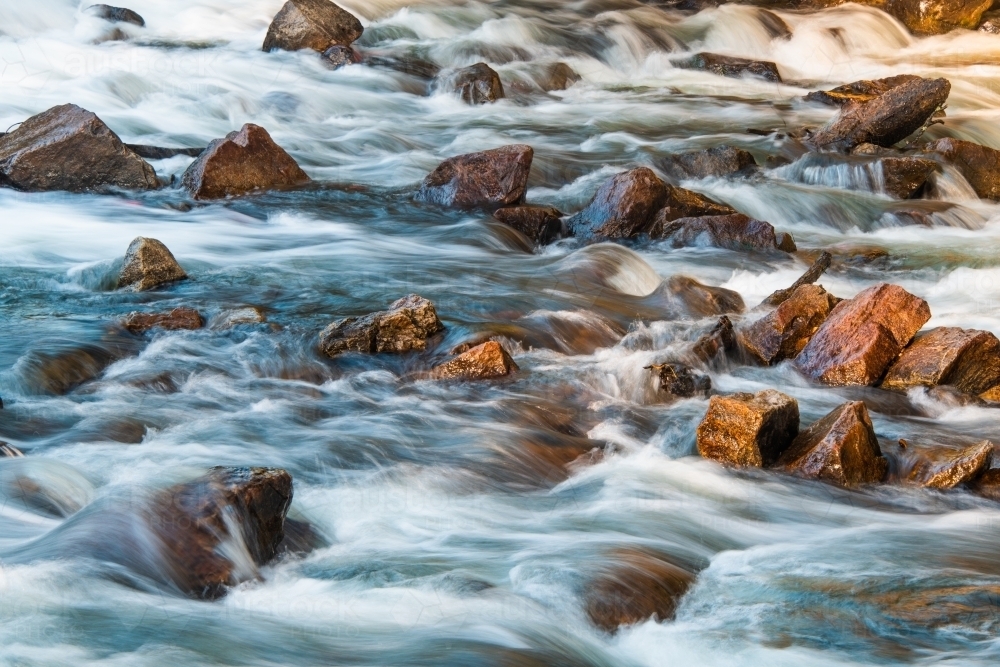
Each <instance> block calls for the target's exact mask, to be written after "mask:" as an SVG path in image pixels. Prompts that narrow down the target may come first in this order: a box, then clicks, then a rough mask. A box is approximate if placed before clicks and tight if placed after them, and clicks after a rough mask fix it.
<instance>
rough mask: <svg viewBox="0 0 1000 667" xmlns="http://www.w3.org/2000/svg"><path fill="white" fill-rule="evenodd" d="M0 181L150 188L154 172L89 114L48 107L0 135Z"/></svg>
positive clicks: (37, 187)
mask: <svg viewBox="0 0 1000 667" xmlns="http://www.w3.org/2000/svg"><path fill="white" fill-rule="evenodd" d="M0 185H6V186H9V187H14V188H17V189H19V190H26V191H29V192H42V191H49V190H66V191H69V192H92V191H105V190H109V189H115V188H120V189H124V190H152V189H155V188H158V187H159V185H160V184H159V181H157V179H156V172H155V171H153V168H152V167H151V166H150V165H149V164H148V163H147V162H146V161H145V160H143V159H142V158H141V157H139V156H138V155H136V154H135V153H134V152H133V151H131V150H129V149H128V148H127V147H126V146H125V144H123V143H122V141H121V139H119V138H118V135H117V134H115V133H114V132H112V131H111V129H110V128H109V127H108V126H107V125H105V124H104V122H103V121H102V120H101V119H100V118H98V117H97V116H96V115H95V114H93V113H91V112H90V111H87V110H86V109H81V108H80V107H78V106H76V105H75V104H63V105H62V106H57V107H52V108H51V109H49V110H48V111H44V112H42V113H40V114H38V115H37V116H32V117H31V118H29V119H28V120H26V121H24V122H23V123H21V125H20V126H18V128H17V129H16V130H14V131H13V132H10V133H8V134H5V135H2V136H0Z"/></svg>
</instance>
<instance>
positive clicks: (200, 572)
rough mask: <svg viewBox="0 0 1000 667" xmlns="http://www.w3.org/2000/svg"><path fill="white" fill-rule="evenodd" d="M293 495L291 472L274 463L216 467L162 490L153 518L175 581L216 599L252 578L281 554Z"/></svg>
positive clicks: (191, 591) (191, 592)
mask: <svg viewBox="0 0 1000 667" xmlns="http://www.w3.org/2000/svg"><path fill="white" fill-rule="evenodd" d="M291 501H292V477H291V475H289V474H288V473H287V472H285V471H284V470H280V469H274V468H215V469H213V470H212V471H211V472H210V473H209V474H207V475H205V476H204V477H201V478H199V479H197V480H195V481H192V482H188V483H186V484H180V485H178V486H174V487H171V488H169V489H166V490H164V491H162V492H161V493H160V494H158V495H157V496H156V498H154V500H153V504H152V510H151V516H150V522H151V524H152V526H153V529H154V532H155V533H156V535H157V536H158V537H159V539H160V541H161V543H162V548H163V551H164V552H165V554H166V556H167V558H168V561H169V563H170V565H171V566H172V567H171V568H170V569H171V571H170V574H171V576H172V579H173V580H174V583H175V584H176V585H177V586H178V588H180V589H181V590H182V591H184V592H185V593H187V594H189V595H193V596H196V597H202V598H209V599H213V598H217V597H219V596H220V595H222V594H224V593H225V590H226V587H228V586H233V585H236V584H238V583H240V582H241V581H245V580H247V579H250V578H253V576H254V575H255V574H256V572H255V570H256V568H257V567H261V566H263V565H266V564H267V563H268V562H270V561H271V560H272V559H273V558H274V557H275V556H276V555H277V554H278V547H279V545H280V544H281V542H282V539H283V537H284V522H285V514H286V513H287V511H288V506H289V505H290V504H291ZM236 531H238V534H234V532H236Z"/></svg>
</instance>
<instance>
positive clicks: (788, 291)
mask: <svg viewBox="0 0 1000 667" xmlns="http://www.w3.org/2000/svg"><path fill="white" fill-rule="evenodd" d="M832 261H833V255H831V254H830V253H828V252H826V251H825V250H824V251H823V252H821V253H820V254H819V256H818V257H817V258H816V259H815V261H813V263H812V264H811V265H810V266H809V268H808V269H806V272H805V273H803V274H802V275H801V276H799V278H798V279H797V280H796V281H795V282H794V283H792V286H791V287H786V288H785V289H779V290H775V291H774V292H773V293H772V294H771V295H770V296H768V297H767V298H766V299H764V301H763V302H761V305H763V306H778V305H781V304H782V303H783V302H784V301H785V300H786V299H788V298H789V297H790V296H791V295H792V294H794V293H795V290H797V289H798V288H800V287H802V286H803V285H812V284H813V283H815V282H816V281H817V280H819V278H820V276H822V275H823V274H824V273H825V272H826V270H827V269H829V268H830V263H831V262H832Z"/></svg>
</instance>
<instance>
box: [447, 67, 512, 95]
mask: <svg viewBox="0 0 1000 667" xmlns="http://www.w3.org/2000/svg"><path fill="white" fill-rule="evenodd" d="M448 85H449V86H450V87H451V88H452V89H453V90H454V91H455V92H457V93H458V94H459V95H460V96H461V98H462V100H463V101H465V102H467V103H468V104H487V103H489V102H496V101H497V100H502V99H503V98H504V91H503V83H501V82H500V75H499V74H497V73H496V72H495V71H494V70H493V69H492V68H491V67H490V66H489V65H487V64H486V63H476V64H475V65H470V66H468V67H463V68H462V69H460V70H458V71H457V72H455V73H454V74H453V75H452V76H451V77H450V78H449V80H448Z"/></svg>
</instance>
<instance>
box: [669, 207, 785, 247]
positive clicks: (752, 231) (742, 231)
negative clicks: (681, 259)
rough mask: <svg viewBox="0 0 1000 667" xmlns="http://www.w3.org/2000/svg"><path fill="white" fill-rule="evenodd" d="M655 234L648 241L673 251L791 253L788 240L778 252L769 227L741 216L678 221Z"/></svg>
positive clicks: (772, 231)
mask: <svg viewBox="0 0 1000 667" xmlns="http://www.w3.org/2000/svg"><path fill="white" fill-rule="evenodd" d="M657 232H658V233H659V234H660V235H659V236H652V235H650V236H651V238H655V239H657V240H661V239H662V240H664V241H666V242H667V243H669V244H670V245H671V246H672V247H674V248H684V247H714V248H725V249H726V250H737V251H747V250H765V251H766V250H786V249H791V250H794V249H795V244H794V242H793V241H791V237H790V236H789V237H787V238H784V237H783V239H782V242H783V243H784V245H785V248H779V242H778V238H777V235H776V234H775V232H774V227H772V226H771V223H769V222H764V221H763V220H754V219H753V218H750V217H748V216H745V215H743V214H742V213H733V214H731V215H712V216H705V217H700V218H679V219H677V220H674V221H673V222H669V223H667V224H666V225H664V226H663V228H662V229H658V230H657ZM786 236H787V235H786Z"/></svg>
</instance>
